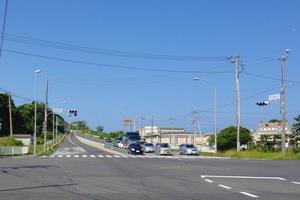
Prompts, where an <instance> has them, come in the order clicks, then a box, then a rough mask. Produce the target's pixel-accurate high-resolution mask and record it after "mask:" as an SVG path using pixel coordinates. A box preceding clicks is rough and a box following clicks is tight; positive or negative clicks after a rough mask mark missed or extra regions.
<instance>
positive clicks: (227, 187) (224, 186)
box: [218, 184, 232, 190]
mask: <svg viewBox="0 0 300 200" xmlns="http://www.w3.org/2000/svg"><path fill="white" fill-rule="evenodd" d="M218 186H220V187H222V188H225V189H228V190H230V189H232V187H229V186H226V185H222V184H219V185H218Z"/></svg>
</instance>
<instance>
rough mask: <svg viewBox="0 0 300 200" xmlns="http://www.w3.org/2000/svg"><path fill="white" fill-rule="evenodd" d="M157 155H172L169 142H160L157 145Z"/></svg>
mask: <svg viewBox="0 0 300 200" xmlns="http://www.w3.org/2000/svg"><path fill="white" fill-rule="evenodd" d="M155 154H156V155H172V151H171V147H170V146H169V144H168V143H158V144H156V147H155Z"/></svg>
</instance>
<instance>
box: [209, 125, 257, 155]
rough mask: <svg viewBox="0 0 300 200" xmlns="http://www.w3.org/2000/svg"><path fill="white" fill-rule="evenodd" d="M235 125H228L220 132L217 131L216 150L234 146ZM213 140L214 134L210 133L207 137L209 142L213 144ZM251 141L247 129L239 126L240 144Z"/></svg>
mask: <svg viewBox="0 0 300 200" xmlns="http://www.w3.org/2000/svg"><path fill="white" fill-rule="evenodd" d="M236 131H237V129H236V127H235V126H229V127H227V128H225V129H223V130H222V131H221V132H220V133H218V140H217V143H218V144H217V145H218V150H220V151H226V150H228V149H233V148H236V142H237V139H236ZM214 141H215V137H214V135H211V136H210V138H209V143H211V144H213V143H214ZM251 141H252V135H251V132H250V130H249V129H247V128H243V127H241V129H240V142H241V145H243V144H247V143H248V142H251Z"/></svg>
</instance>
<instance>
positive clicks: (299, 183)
mask: <svg viewBox="0 0 300 200" xmlns="http://www.w3.org/2000/svg"><path fill="white" fill-rule="evenodd" d="M292 183H294V184H297V185H300V182H297V181H293V182H292Z"/></svg>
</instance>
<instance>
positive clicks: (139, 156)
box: [136, 155, 144, 158]
mask: <svg viewBox="0 0 300 200" xmlns="http://www.w3.org/2000/svg"><path fill="white" fill-rule="evenodd" d="M136 157H138V158H144V156H141V155H137V156H136Z"/></svg>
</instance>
